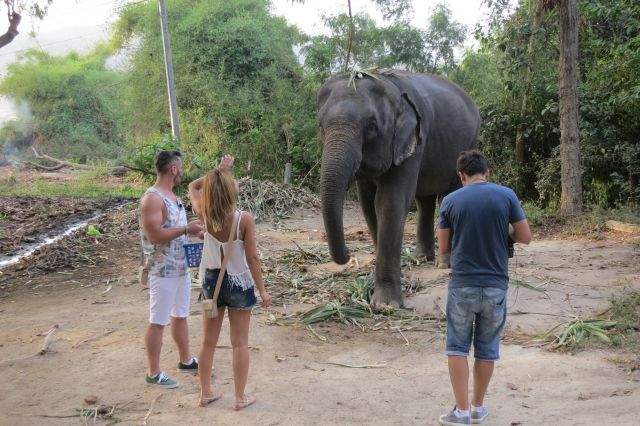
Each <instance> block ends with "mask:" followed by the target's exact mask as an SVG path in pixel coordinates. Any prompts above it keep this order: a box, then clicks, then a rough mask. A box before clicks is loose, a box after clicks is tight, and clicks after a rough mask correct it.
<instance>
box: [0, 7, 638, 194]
mask: <svg viewBox="0 0 640 426" xmlns="http://www.w3.org/2000/svg"><path fill="white" fill-rule="evenodd" d="M374 4H375V5H376V7H378V8H379V11H380V12H381V14H382V15H383V16H384V18H385V19H384V22H381V23H380V22H376V20H374V19H373V18H372V17H371V16H369V15H367V14H357V15H355V16H354V17H353V23H354V27H355V32H354V37H353V39H352V61H351V64H352V65H353V66H355V67H357V68H360V69H371V68H390V67H397V68H404V69H408V70H412V71H416V72H434V73H438V74H442V75H445V76H448V77H449V78H451V79H453V80H454V81H455V82H457V83H458V84H459V85H461V86H462V87H463V88H464V89H465V90H467V91H468V92H469V93H470V94H471V96H472V98H473V99H474V100H475V102H476V103H477V104H478V106H479V108H480V110H481V114H482V118H483V125H482V131H481V140H480V146H481V148H482V150H483V151H484V152H485V153H486V154H487V155H488V156H489V158H490V161H491V166H492V171H493V174H494V177H495V179H496V180H497V181H499V182H501V183H505V184H507V185H511V186H514V187H515V188H516V189H517V191H518V192H519V194H521V195H522V196H523V197H524V198H526V199H530V200H534V201H538V202H540V203H541V204H543V205H550V206H554V205H556V204H557V202H558V199H559V190H560V186H559V184H558V182H559V179H560V161H559V154H558V152H559V151H558V147H559V140H560V137H559V120H558V57H559V55H558V49H559V44H558V15H557V11H556V10H554V9H550V8H547V7H545V6H547V5H548V2H540V1H539V0H520V1H519V2H518V3H517V4H516V5H515V7H512V6H511V4H512V2H511V1H509V0H486V1H485V4H486V5H487V6H489V10H490V11H491V13H490V15H489V17H488V19H487V20H485V21H483V23H482V24H481V25H479V26H478V27H476V28H475V29H474V32H473V35H474V36H475V38H476V45H475V47H473V48H471V49H466V50H465V49H464V47H463V43H464V41H465V39H466V38H467V35H468V34H469V29H467V28H465V27H464V26H463V25H461V24H460V23H458V22H456V21H455V20H454V19H453V17H452V14H451V11H450V10H449V9H448V8H447V6H446V3H442V4H440V5H437V6H436V7H435V8H434V9H433V10H432V11H431V14H430V16H428V17H425V21H424V25H423V26H421V27H415V26H413V25H411V23H410V22H411V19H409V17H411V16H412V9H411V5H412V2H411V1H409V0H374ZM579 5H580V14H581V20H580V28H579V30H580V82H579V89H580V113H581V122H580V128H579V130H580V139H581V144H582V157H583V167H584V173H583V183H584V189H585V201H586V203H587V204H591V205H594V204H595V205H602V206H610V205H612V204H615V203H619V202H624V201H628V200H633V199H636V200H637V199H638V197H639V196H640V190H639V188H638V176H639V175H640V143H639V136H638V135H640V76H639V75H638V73H637V70H638V69H640V55H638V52H639V51H640V5H639V4H638V2H636V1H634V0H620V1H615V2H613V1H610V0H583V1H581V2H580V3H579ZM168 12H169V22H170V34H171V44H172V48H173V56H174V67H175V74H176V87H177V98H178V106H179V115H180V119H181V127H182V129H183V130H182V133H183V135H182V140H181V141H180V142H181V148H182V149H183V150H184V151H185V152H186V153H187V154H188V156H189V158H190V161H189V162H188V163H189V165H190V168H191V170H193V171H194V172H195V171H198V170H201V169H203V168H206V167H209V166H211V165H212V164H213V163H214V161H215V159H216V157H217V156H218V155H219V154H220V153H221V152H223V151H224V152H230V153H232V154H234V155H236V156H237V157H238V164H239V165H240V167H241V173H243V174H250V175H252V176H254V177H259V178H268V179H277V180H280V179H281V176H282V171H283V169H284V164H285V163H287V162H289V161H291V162H292V163H293V177H294V182H301V181H302V180H303V179H304V177H305V176H307V174H308V173H309V172H311V174H310V175H309V178H308V179H306V180H305V183H306V184H313V183H314V182H317V179H316V178H315V176H314V174H315V173H317V172H318V167H317V163H318V160H319V157H320V144H319V141H318V138H317V135H316V121H315V93H316V91H317V89H318V88H319V86H320V85H321V84H322V82H323V81H324V80H326V79H327V78H328V77H329V75H331V74H333V73H336V72H340V71H342V70H343V69H344V66H345V60H346V49H347V45H348V34H349V28H350V20H349V16H348V14H347V8H346V2H345V7H344V9H343V10H340V11H338V13H337V14H335V15H331V16H326V17H325V18H324V19H325V22H326V26H327V29H328V31H327V33H326V34H324V35H316V36H308V35H305V34H304V33H302V32H301V31H300V30H299V29H297V28H296V27H294V26H291V25H289V24H287V22H286V21H285V20H284V19H283V18H280V17H276V16H273V15H272V14H270V12H269V2H268V1H267V0H226V1H224V2H223V1H210V0H170V1H168ZM157 13H158V12H157V8H156V5H155V3H153V2H142V3H135V4H131V5H129V6H127V7H124V8H123V9H122V10H121V11H120V17H119V20H118V21H117V22H116V24H115V25H114V28H113V34H114V36H113V40H112V42H111V43H110V44H109V45H105V46H100V47H98V48H97V49H96V50H95V51H93V52H91V53H89V54H86V55H78V54H71V55H66V56H63V57H53V56H50V55H47V54H44V53H41V52H30V53H27V54H26V55H24V57H23V58H22V59H21V61H20V62H18V63H16V64H13V65H11V66H10V67H9V69H8V73H7V77H6V78H5V79H4V81H3V82H2V84H1V85H0V91H2V93H4V94H7V95H9V96H11V97H13V98H14V99H16V100H17V101H19V102H24V103H26V104H28V105H29V106H30V108H31V109H32V111H33V120H34V123H33V124H34V128H35V129H37V134H38V135H39V138H40V139H39V140H40V142H41V144H42V145H43V146H45V147H46V149H47V150H48V152H50V153H54V154H55V153H58V154H60V155H63V154H67V153H68V155H69V156H72V157H75V158H79V159H84V158H86V159H91V158H95V157H106V158H113V157H114V156H117V157H118V158H124V157H133V158H129V159H128V161H131V160H132V159H133V160H136V161H139V162H140V164H144V163H145V162H146V164H151V163H150V161H151V158H152V155H153V152H154V150H155V149H157V148H158V147H159V146H165V145H167V144H172V143H173V142H172V141H171V138H170V137H168V136H167V135H168V134H169V133H170V130H169V129H170V124H169V117H168V113H167V111H168V106H167V100H166V85H165V84H166V83H165V77H164V67H163V62H162V61H163V56H162V43H161V38H160V27H159V25H158V15H157ZM119 51H124V52H128V58H129V59H128V64H127V66H126V67H125V69H120V70H111V69H107V67H105V61H106V59H107V58H108V57H109V56H110V55H113V54H115V53H116V52H119Z"/></svg>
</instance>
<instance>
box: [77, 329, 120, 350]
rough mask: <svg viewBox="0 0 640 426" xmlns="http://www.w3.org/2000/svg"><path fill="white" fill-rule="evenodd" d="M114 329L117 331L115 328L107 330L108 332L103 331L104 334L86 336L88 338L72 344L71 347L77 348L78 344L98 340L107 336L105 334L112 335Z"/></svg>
mask: <svg viewBox="0 0 640 426" xmlns="http://www.w3.org/2000/svg"><path fill="white" fill-rule="evenodd" d="M114 331H115V330H109V331H107V332H106V333H102V334H100V335H96V336H91V337H89V338H86V339H84V340H82V341H80V342H78V343H76V344H75V345H73V346H71V347H72V348H73V349H75V348H77V347H78V346H80V345H83V344H85V343H89V342H93V341H94V340H98V339H101V338H103V337H105V336H108V335H110V334H111V333H113V332H114Z"/></svg>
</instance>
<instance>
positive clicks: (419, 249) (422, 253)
mask: <svg viewBox="0 0 640 426" xmlns="http://www.w3.org/2000/svg"><path fill="white" fill-rule="evenodd" d="M413 255H414V256H415V257H417V258H423V259H426V260H427V262H433V261H434V260H435V259H436V255H435V251H434V249H433V248H431V249H428V248H426V246H425V245H424V244H421V243H418V245H417V246H416V248H415V250H413Z"/></svg>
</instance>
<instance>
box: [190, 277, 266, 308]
mask: <svg viewBox="0 0 640 426" xmlns="http://www.w3.org/2000/svg"><path fill="white" fill-rule="evenodd" d="M219 274H220V269H207V270H206V271H205V275H204V280H203V282H202V291H203V293H204V297H205V298H207V299H211V298H212V297H213V291H214V289H215V288H216V283H217V282H218V275H219ZM256 302H257V299H256V294H255V291H254V287H251V288H248V289H246V290H243V289H242V287H240V286H237V285H233V284H231V283H230V282H229V278H228V276H227V273H226V272H225V274H224V278H223V279H222V284H221V287H220V293H219V294H218V303H217V304H218V307H222V306H226V307H228V308H230V309H251V308H253V307H254V306H255V304H256Z"/></svg>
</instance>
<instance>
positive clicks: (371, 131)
mask: <svg viewBox="0 0 640 426" xmlns="http://www.w3.org/2000/svg"><path fill="white" fill-rule="evenodd" d="M366 132H367V138H369V139H372V138H375V137H376V136H377V135H378V123H376V120H370V121H369V122H368V123H367V129H366Z"/></svg>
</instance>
